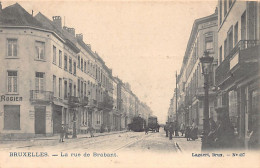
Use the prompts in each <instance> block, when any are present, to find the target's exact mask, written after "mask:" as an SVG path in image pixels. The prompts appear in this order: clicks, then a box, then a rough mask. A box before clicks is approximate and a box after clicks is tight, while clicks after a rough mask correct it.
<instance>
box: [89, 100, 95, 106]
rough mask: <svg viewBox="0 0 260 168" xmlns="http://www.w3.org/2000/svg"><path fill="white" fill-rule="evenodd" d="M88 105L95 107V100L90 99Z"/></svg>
mask: <svg viewBox="0 0 260 168" xmlns="http://www.w3.org/2000/svg"><path fill="white" fill-rule="evenodd" d="M88 105H89V106H90V107H97V101H96V100H94V99H90V100H89V102H88Z"/></svg>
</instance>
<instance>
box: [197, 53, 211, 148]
mask: <svg viewBox="0 0 260 168" xmlns="http://www.w3.org/2000/svg"><path fill="white" fill-rule="evenodd" d="M213 59H214V58H213V57H210V56H209V52H208V51H205V52H204V56H203V57H201V58H200V62H201V68H202V74H203V76H204V91H205V96H204V111H203V132H202V146H201V149H202V150H206V149H207V148H208V147H209V143H208V133H209V100H208V99H209V74H210V72H211V68H212V62H213Z"/></svg>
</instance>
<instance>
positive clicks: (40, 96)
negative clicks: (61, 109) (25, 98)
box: [30, 90, 53, 102]
mask: <svg viewBox="0 0 260 168" xmlns="http://www.w3.org/2000/svg"><path fill="white" fill-rule="evenodd" d="M30 101H32V102H52V101H53V92H50V91H43V90H30Z"/></svg>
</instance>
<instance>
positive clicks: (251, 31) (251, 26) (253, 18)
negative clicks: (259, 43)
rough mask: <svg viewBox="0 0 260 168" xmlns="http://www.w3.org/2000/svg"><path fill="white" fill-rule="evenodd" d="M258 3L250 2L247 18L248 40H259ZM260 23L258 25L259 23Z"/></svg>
mask: <svg viewBox="0 0 260 168" xmlns="http://www.w3.org/2000/svg"><path fill="white" fill-rule="evenodd" d="M256 3H257V2H255V1H249V2H248V9H247V10H248V16H247V25H248V26H247V27H248V34H247V35H248V36H247V40H256V39H258V36H259V34H258V33H257V31H256V30H259V20H260V19H259V10H258V9H257V4H256ZM257 22H258V23H257Z"/></svg>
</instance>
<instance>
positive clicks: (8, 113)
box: [4, 105, 20, 130]
mask: <svg viewBox="0 0 260 168" xmlns="http://www.w3.org/2000/svg"><path fill="white" fill-rule="evenodd" d="M4 129H5V130H19V129H20V106H19V105H4Z"/></svg>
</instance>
